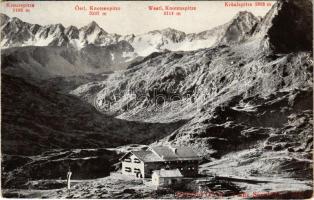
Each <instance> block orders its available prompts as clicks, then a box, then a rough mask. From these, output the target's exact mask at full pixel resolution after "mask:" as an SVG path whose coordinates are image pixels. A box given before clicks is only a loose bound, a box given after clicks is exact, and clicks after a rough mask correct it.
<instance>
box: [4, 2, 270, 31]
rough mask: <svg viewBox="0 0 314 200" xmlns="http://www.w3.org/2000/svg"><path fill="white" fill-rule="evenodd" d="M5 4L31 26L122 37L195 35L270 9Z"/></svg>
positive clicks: (211, 5) (221, 4) (12, 14)
mask: <svg viewBox="0 0 314 200" xmlns="http://www.w3.org/2000/svg"><path fill="white" fill-rule="evenodd" d="M268 2H269V1H268ZM6 3H7V2H2V3H1V12H2V13H5V14H7V15H8V16H9V17H18V18H20V19H21V20H23V21H26V22H29V23H32V24H40V25H48V24H57V23H61V24H63V25H64V26H65V27H67V26H70V25H74V26H77V27H79V28H80V27H82V26H85V25H87V24H88V23H90V22H91V21H96V22H97V23H98V24H99V26H100V27H102V28H103V29H104V30H105V31H107V32H109V33H117V34H122V35H126V34H132V33H133V34H141V33H146V32H148V31H152V30H158V29H164V28H168V27H171V28H174V29H177V30H180V31H184V32H186V33H197V32H201V31H204V30H209V29H211V28H213V27H215V26H218V25H222V24H224V23H226V22H228V21H229V20H231V19H232V18H233V17H234V16H235V15H236V14H237V13H238V12H239V11H244V10H247V11H250V12H252V13H253V14H254V15H256V16H264V15H265V14H266V13H267V11H268V10H269V9H270V6H252V7H242V8H241V7H225V2H224V1H199V2H197V1H189V2H178V1H176V2H167V1H162V2H161V1H158V2H153V1H149V2H148V1H136V2H132V1H124V2H122V1H111V2H110V1H101V2H99V1H98V2H94V1H84V2H82V1H64V2H62V1H54V2H52V1H40V2H29V1H28V2H27V1H25V2H23V1H19V2H11V3H19V4H22V3H34V4H35V5H34V8H31V9H30V12H13V9H12V8H10V7H7V6H6ZM252 3H254V2H252ZM271 3H272V4H273V3H274V2H271ZM76 6H80V7H84V6H85V8H86V9H87V10H86V11H77V10H75V7H76ZM90 6H102V7H104V6H115V7H120V10H119V11H111V12H107V15H102V13H100V14H101V15H100V16H91V15H89V12H88V9H89V7H90ZM148 6H163V7H164V6H193V7H196V10H195V11H186V12H185V11H182V12H180V13H181V16H167V15H163V11H150V10H149V9H148Z"/></svg>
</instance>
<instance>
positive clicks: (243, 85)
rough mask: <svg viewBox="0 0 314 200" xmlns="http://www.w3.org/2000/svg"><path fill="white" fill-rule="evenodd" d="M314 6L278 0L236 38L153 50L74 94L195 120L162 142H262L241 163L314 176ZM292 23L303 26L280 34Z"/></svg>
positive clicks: (121, 109) (144, 116)
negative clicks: (188, 48) (186, 49)
mask: <svg viewBox="0 0 314 200" xmlns="http://www.w3.org/2000/svg"><path fill="white" fill-rule="evenodd" d="M309 5H312V3H311V1H292V0H290V1H279V2H278V3H277V4H275V5H274V6H273V7H272V9H271V10H270V11H269V13H267V15H266V16H265V17H264V18H263V19H262V20H261V22H259V23H258V24H256V26H253V27H252V29H251V30H250V31H248V32H247V34H246V35H245V36H243V37H242V36H241V35H238V36H240V37H239V38H238V39H234V40H235V41H238V40H239V41H242V42H240V43H234V44H232V43H231V44H230V43H229V44H227V43H226V44H225V45H224V44H221V45H218V46H216V47H214V48H207V49H201V50H196V51H190V52H181V51H177V52H169V51H163V52H158V53H153V54H151V55H150V56H148V57H146V58H144V59H143V60H142V61H139V62H136V63H133V64H132V65H129V68H128V70H126V71H122V72H116V73H113V74H111V75H110V76H109V77H108V79H107V80H104V81H98V82H93V83H89V84H85V85H83V86H80V87H78V88H77V89H75V90H74V91H72V94H74V95H77V96H78V97H80V98H82V99H84V100H85V101H87V102H90V103H92V104H94V106H95V107H96V108H98V109H99V110H100V111H102V112H104V113H107V114H112V115H115V116H117V117H118V118H120V119H127V120H132V121H146V122H169V121H179V120H188V122H187V123H186V124H185V125H184V126H182V127H180V128H179V129H177V130H176V131H174V132H173V133H172V134H171V135H169V136H167V137H166V138H164V139H162V140H160V141H156V142H155V143H154V144H174V145H186V146H190V147H192V148H194V149H195V150H197V152H200V154H201V155H203V156H205V158H206V159H208V160H215V159H220V158H223V157H224V156H226V155H227V154H228V153H230V152H237V151H240V150H243V149H246V150H249V149H256V150H258V151H260V152H261V155H258V156H257V157H256V159H250V160H248V161H247V162H246V163H242V164H241V163H238V164H237V165H239V168H240V169H242V168H241V166H245V165H249V164H252V166H255V167H252V169H256V170H257V171H259V172H258V173H257V174H256V175H257V176H262V175H266V176H268V175H267V172H268V173H270V174H277V175H278V174H281V176H290V177H295V178H300V177H302V178H311V177H312V172H311V170H312V160H311V159H312V153H311V151H312V149H313V136H312V132H313V117H312V116H313V112H312V109H313V104H312V101H313V92H312V90H313V86H312V84H313V57H312V45H310V44H312V34H311V31H309V32H305V31H303V30H312V18H311V17H310V16H312V15H313V14H312V10H311V9H310V8H311V6H309ZM289 13H290V14H293V15H292V16H290V15H289V16H288V14H289ZM288 23H289V24H294V25H295V27H296V29H294V28H291V29H289V31H287V32H285V33H283V34H284V36H283V37H280V34H281V33H282V27H283V26H285V25H286V24H288ZM298 27H303V28H302V29H301V28H298ZM231 35H233V34H231ZM231 35H230V36H231ZM235 35H237V34H235ZM296 35H298V37H295V36H296ZM226 38H228V37H226ZM288 40H289V41H288ZM293 44H298V45H293ZM96 88H97V89H96ZM154 144H153V145H154ZM247 153H248V154H249V151H248V152H247ZM269 154H271V155H272V156H273V157H276V158H280V159H275V160H274V159H273V158H272V157H267V156H266V155H269ZM258 157H260V158H263V159H258ZM266 163H271V164H269V165H267V164H266Z"/></svg>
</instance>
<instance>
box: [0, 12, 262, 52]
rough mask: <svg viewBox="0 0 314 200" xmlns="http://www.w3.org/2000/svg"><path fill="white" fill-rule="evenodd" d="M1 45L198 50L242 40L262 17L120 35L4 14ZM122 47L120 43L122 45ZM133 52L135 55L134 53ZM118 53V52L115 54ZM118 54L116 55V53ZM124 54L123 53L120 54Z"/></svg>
mask: <svg viewBox="0 0 314 200" xmlns="http://www.w3.org/2000/svg"><path fill="white" fill-rule="evenodd" d="M0 17H1V21H2V24H1V27H0V29H1V46H2V47H5V48H8V47H21V46H62V47H73V48H75V49H82V48H84V47H86V46H88V45H94V46H98V47H102V46H108V45H112V46H115V45H118V44H119V43H121V41H124V43H126V44H125V45H130V46H132V47H133V48H134V50H133V49H132V48H128V49H126V50H125V57H127V56H129V57H135V56H136V55H139V56H147V55H149V54H150V53H153V52H158V51H162V50H165V49H168V50H173V51H174V50H184V51H189V50H196V49H200V48H205V47H210V46H213V45H216V44H218V43H232V42H238V41H241V40H242V38H243V37H244V36H245V35H246V34H247V32H248V31H250V30H251V29H252V27H253V26H255V25H256V24H257V23H258V22H259V19H258V18H257V17H255V16H254V15H253V14H252V13H249V12H240V13H239V14H238V15H237V16H235V17H234V18H233V19H232V20H231V21H230V22H228V23H226V24H224V25H222V26H218V27H215V28H213V29H211V30H207V31H203V32H200V33H191V34H186V33H184V32H182V31H178V30H175V29H171V28H167V29H163V30H155V31H150V32H148V33H145V34H140V35H134V34H131V35H124V36H122V35H118V34H110V33H107V32H106V31H104V30H103V29H102V28H101V27H100V26H99V25H98V24H97V23H96V22H94V21H93V22H91V23H90V24H88V25H86V26H84V27H82V28H77V27H75V26H69V27H67V28H65V27H64V26H63V25H62V24H54V25H47V26H40V25H38V24H29V23H26V22H23V21H21V20H20V19H18V18H16V17H13V18H10V17H8V16H7V15H4V14H1V15H0ZM117 48H119V45H118V47H117ZM132 52H133V54H132ZM113 55H115V54H113ZM114 57H116V56H114ZM120 57H121V55H120Z"/></svg>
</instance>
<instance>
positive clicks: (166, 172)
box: [152, 169, 183, 187]
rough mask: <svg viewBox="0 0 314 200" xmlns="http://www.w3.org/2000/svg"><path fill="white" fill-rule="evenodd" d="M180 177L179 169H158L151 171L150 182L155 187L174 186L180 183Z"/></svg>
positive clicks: (181, 176)
mask: <svg viewBox="0 0 314 200" xmlns="http://www.w3.org/2000/svg"><path fill="white" fill-rule="evenodd" d="M182 178H183V175H182V173H181V172H180V170H179V169H160V170H155V171H153V175H152V183H153V185H155V186H157V187H167V186H176V185H180V184H181V183H182Z"/></svg>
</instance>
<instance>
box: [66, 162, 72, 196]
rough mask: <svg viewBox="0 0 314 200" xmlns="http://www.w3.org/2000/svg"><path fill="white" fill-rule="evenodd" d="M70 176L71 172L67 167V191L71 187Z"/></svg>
mask: <svg viewBox="0 0 314 200" xmlns="http://www.w3.org/2000/svg"><path fill="white" fill-rule="evenodd" d="M71 176H72V172H71V168H70V167H69V171H68V173H67V188H68V190H69V191H70V188H71Z"/></svg>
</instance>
